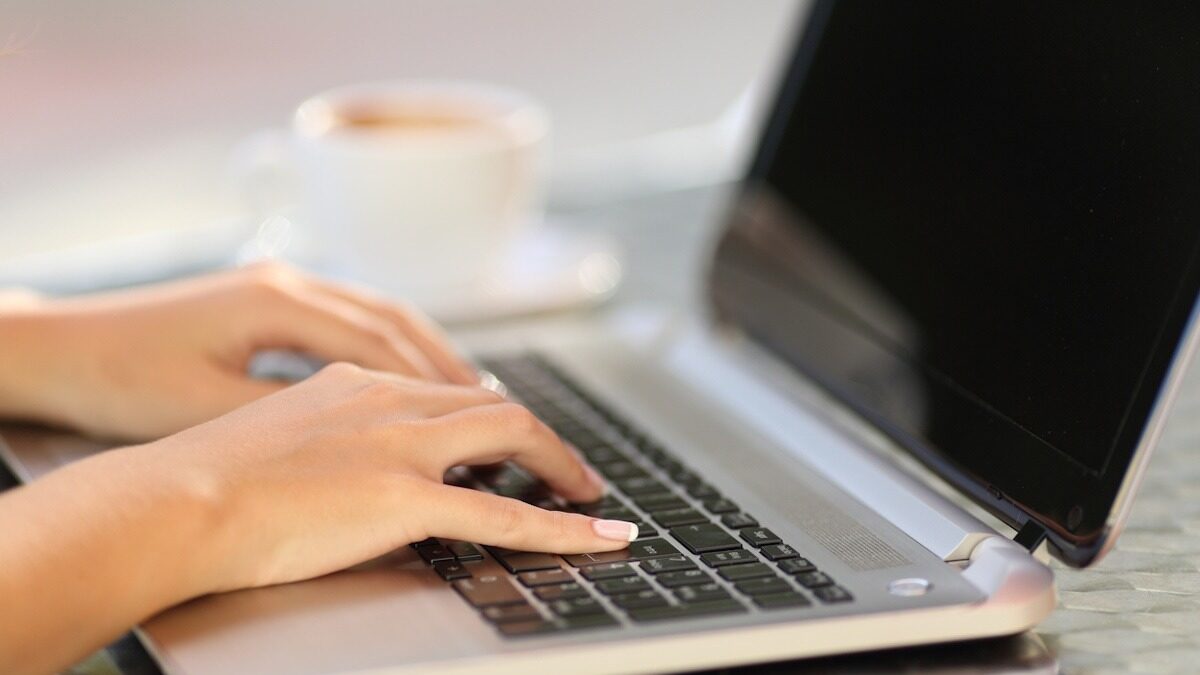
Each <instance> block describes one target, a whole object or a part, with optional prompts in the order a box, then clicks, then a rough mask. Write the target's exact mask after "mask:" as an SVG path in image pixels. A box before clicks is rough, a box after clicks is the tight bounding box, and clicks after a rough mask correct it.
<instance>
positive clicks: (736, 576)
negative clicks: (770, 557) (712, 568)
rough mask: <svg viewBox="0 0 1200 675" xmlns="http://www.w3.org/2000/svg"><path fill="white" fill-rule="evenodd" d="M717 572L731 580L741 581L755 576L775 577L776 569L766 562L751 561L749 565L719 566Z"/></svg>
mask: <svg viewBox="0 0 1200 675" xmlns="http://www.w3.org/2000/svg"><path fill="white" fill-rule="evenodd" d="M717 574H720V575H721V576H722V577H724V578H725V579H728V580H729V581H741V580H743V579H753V578H755V577H774V576H775V570H773V569H771V568H770V567H768V566H767V565H766V564H765V563H750V564H748V565H730V566H729V567H718V568H717Z"/></svg>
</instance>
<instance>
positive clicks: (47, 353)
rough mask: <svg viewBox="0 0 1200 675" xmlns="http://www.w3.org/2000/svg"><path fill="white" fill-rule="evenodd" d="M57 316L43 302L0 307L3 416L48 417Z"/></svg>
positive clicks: (1, 410)
mask: <svg viewBox="0 0 1200 675" xmlns="http://www.w3.org/2000/svg"><path fill="white" fill-rule="evenodd" d="M54 323H55V320H54V318H53V317H51V316H50V315H49V314H48V313H47V312H46V311H45V310H44V309H42V307H41V306H37V305H35V306H27V305H23V306H21V307H19V308H9V309H7V310H6V311H5V310H0V353H3V354H4V355H5V359H4V366H3V367H2V368H0V417H6V418H22V419H38V420H41V419H45V418H46V417H47V413H49V412H52V411H47V410H44V408H46V407H48V406H47V401H46V386H45V381H46V378H47V377H48V376H49V373H47V372H45V371H46V370H47V369H48V368H50V367H51V354H52V353H53V351H54V349H55V347H54V345H53V343H54V342H56V340H55V338H54V337H53V334H54V333H55V332H56V331H55V328H54Z"/></svg>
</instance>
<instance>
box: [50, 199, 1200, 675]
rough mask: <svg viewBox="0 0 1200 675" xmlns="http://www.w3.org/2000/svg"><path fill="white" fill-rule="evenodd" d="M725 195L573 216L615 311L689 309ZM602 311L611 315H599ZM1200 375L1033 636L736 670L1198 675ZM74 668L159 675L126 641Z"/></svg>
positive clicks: (1063, 577)
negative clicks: (596, 253) (1105, 544)
mask: <svg viewBox="0 0 1200 675" xmlns="http://www.w3.org/2000/svg"><path fill="white" fill-rule="evenodd" d="M723 194H724V193H723V191H722V190H704V191H690V192H682V193H674V194H667V195H660V196H656V197H652V198H647V199H642V200H639V201H637V202H630V203H624V204H620V205H616V206H611V207H606V208H604V209H599V210H592V211H589V212H584V213H575V214H568V215H569V216H570V218H569V219H568V222H570V223H571V226H573V227H580V228H586V229H603V230H607V231H610V232H613V233H615V234H616V235H617V236H618V237H619V238H620V239H621V241H622V242H623V244H624V245H625V249H626V252H627V258H626V265H625V269H626V275H627V276H626V280H625V284H624V285H623V287H622V288H621V290H620V291H619V292H618V294H617V296H616V298H615V299H614V303H613V305H614V306H620V305H622V304H625V305H628V304H631V303H655V304H665V305H669V306H673V307H678V308H680V309H686V308H688V307H690V306H692V305H694V303H695V302H697V297H698V289H699V285H698V281H699V279H701V278H702V274H703V268H704V261H705V260H706V258H707V252H708V250H709V247H710V244H711V242H712V239H713V235H714V233H715V232H716V231H717V228H718V226H719V221H720V214H721V210H722V205H723ZM601 311H605V310H601ZM1198 412H1200V374H1197V373H1195V372H1194V371H1193V373H1192V374H1190V375H1189V378H1188V383H1187V385H1186V386H1185V388H1184V393H1183V395H1182V397H1181V400H1180V401H1179V402H1178V403H1177V405H1176V409H1175V411H1174V412H1173V414H1172V416H1171V419H1170V421H1169V423H1168V428H1167V431H1166V433H1165V435H1164V437H1163V441H1162V444H1161V446H1160V447H1159V448H1158V449H1157V451H1156V453H1155V457H1154V459H1153V460H1152V461H1151V463H1150V467H1149V469H1148V471H1147V474H1146V477H1145V482H1144V484H1143V486H1142V489H1141V492H1140V494H1139V496H1138V498H1137V499H1136V501H1135V504H1134V508H1133V513H1132V516H1131V519H1130V522H1129V524H1128V527H1127V529H1126V531H1125V533H1124V534H1123V535H1122V537H1121V539H1120V541H1119V542H1118V543H1117V546H1116V548H1115V550H1114V551H1113V552H1112V553H1110V554H1109V555H1108V557H1107V558H1105V559H1104V560H1103V561H1102V562H1101V563H1100V564H1099V565H1097V566H1096V567H1095V568H1093V569H1088V570H1073V569H1068V568H1065V567H1064V566H1062V565H1058V564H1055V565H1054V567H1055V573H1056V577H1057V583H1058V588H1059V597H1060V599H1059V607H1058V609H1057V610H1056V611H1055V612H1054V613H1053V614H1052V615H1051V616H1050V617H1049V618H1048V619H1047V620H1046V621H1045V622H1043V623H1042V624H1041V625H1040V626H1039V627H1038V628H1037V629H1036V630H1034V631H1031V632H1030V633H1027V634H1025V635H1021V636H1017V637H1014V638H1006V639H1001V640H986V641H977V642H971V643H964V644H959V645H943V646H936V647H924V648H918V649H907V650H896V651H889V652H882V653H876V654H868V655H859V656H849V657H838V658H834V659H822V660H819V661H815V662H814V661H809V662H804V663H787V664H783V663H781V664H771V665H767V666H760V667H757V668H754V669H739V670H738V671H737V672H743V671H744V672H751V671H753V672H787V673H792V672H831V671H832V672H846V673H860V672H881V671H895V670H920V671H926V670H928V671H934V672H939V671H940V672H964V671H969V672H973V673H977V672H1021V671H1025V670H1035V671H1038V672H1047V671H1052V670H1053V668H1054V666H1055V664H1056V662H1057V665H1058V667H1059V668H1061V670H1062V671H1063V672H1070V673H1109V672H1112V673H1129V672H1196V670H1197V668H1198V667H1200V665H1198V664H1200V450H1198V449H1197V448H1198V446H1200V423H1198V422H1197V413H1198ZM74 672H86V673H99V672H104V673H117V672H120V673H126V674H131V673H153V672H157V669H156V668H155V667H154V665H153V663H152V662H150V661H149V660H148V658H147V657H146V655H145V652H144V651H142V650H141V649H140V648H139V647H138V646H137V645H136V643H135V642H134V641H132V640H131V639H128V638H127V639H125V640H123V641H121V642H119V643H117V645H115V646H114V648H112V649H110V650H108V652H107V653H106V654H102V655H98V656H97V657H95V658H93V659H91V660H89V661H88V662H86V663H85V664H81V665H80V666H78V667H77V668H76V669H74Z"/></svg>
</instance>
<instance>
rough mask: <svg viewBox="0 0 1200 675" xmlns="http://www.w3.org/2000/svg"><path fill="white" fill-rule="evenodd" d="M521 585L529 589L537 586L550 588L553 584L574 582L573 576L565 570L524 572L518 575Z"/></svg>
mask: <svg viewBox="0 0 1200 675" xmlns="http://www.w3.org/2000/svg"><path fill="white" fill-rule="evenodd" d="M517 578H518V579H520V580H521V583H522V584H524V585H525V586H528V587H529V588H534V587H535V586H549V585H551V584H566V583H570V582H571V581H573V579H571V575H570V574H569V573H568V572H567V571H566V570H564V569H562V568H559V569H553V570H537V571H535V572H522V573H520V574H518V575H517Z"/></svg>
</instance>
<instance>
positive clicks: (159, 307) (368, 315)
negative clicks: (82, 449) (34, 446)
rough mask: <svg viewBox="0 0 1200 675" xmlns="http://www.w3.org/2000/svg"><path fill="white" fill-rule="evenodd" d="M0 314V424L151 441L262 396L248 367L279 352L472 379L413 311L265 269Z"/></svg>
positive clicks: (434, 377)
mask: <svg viewBox="0 0 1200 675" xmlns="http://www.w3.org/2000/svg"><path fill="white" fill-rule="evenodd" d="M26 300H27V301H26V302H23V303H20V304H19V305H9V308H8V309H6V310H4V311H2V312H0V353H2V354H3V356H2V359H3V367H0V416H5V417H19V418H24V419H32V420H36V421H41V422H48V423H52V424H60V425H66V426H70V427H74V428H76V429H79V430H81V431H84V432H86V433H90V434H94V435H99V436H107V437H116V438H123V439H149V438H158V437H162V436H165V435H167V434H170V433H173V432H176V431H179V430H180V429H184V428H187V427H189V426H192V425H194V424H198V423H200V422H203V421H205V420H209V419H212V418H214V417H216V416H218V415H221V414H223V413H226V412H228V411H230V410H233V409H234V408H236V407H238V406H239V405H242V404H243V403H246V402H248V401H251V400H254V399H257V398H259V397H261V396H263V395H266V394H269V393H271V392H273V391H276V390H277V389H279V388H281V387H282V386H283V384H282V383H277V382H267V381H262V380H254V379H251V378H249V377H247V375H246V367H247V365H248V363H249V361H250V359H251V357H252V356H253V355H254V354H255V353H257V352H258V351H261V350H264V349H288V350H294V351H298V352H303V353H307V354H310V355H312V356H315V357H318V358H321V359H324V360H326V361H349V362H353V363H357V364H359V365H361V366H364V367H367V368H373V369H378V370H382V371H388V372H393V373H398V374H402V375H407V376H412V377H419V378H423V379H426V380H430V381H437V382H451V383H456V384H473V383H475V381H476V379H475V375H474V372H473V371H472V369H471V368H470V367H469V366H468V365H467V364H466V363H465V362H464V361H463V360H462V359H461V358H459V357H458V356H457V355H456V354H455V352H454V351H453V349H451V347H450V346H449V343H448V342H447V341H446V339H445V338H444V337H443V336H442V334H441V333H440V332H439V331H438V329H437V328H436V327H435V326H434V325H433V324H432V323H431V322H429V321H428V320H427V319H425V318H424V317H423V316H422V315H421V314H420V313H419V312H416V311H414V310H412V309H409V308H402V307H398V306H396V305H393V304H390V303H388V302H386V301H383V300H380V299H378V298H374V297H371V296H369V295H366V294H364V293H362V292H359V291H354V290H350V289H347V288H343V287H339V286H335V285H333V284H330V283H327V282H323V281H320V280H317V279H313V278H309V277H307V276H304V275H302V274H300V273H299V272H296V271H295V270H292V269H291V268H288V267H284V266H281V265H278V264H264V265H257V266H253V267H248V268H244V269H239V270H234V271H230V272H225V273H220V274H215V275H210V276H206V277H200V278H197V279H190V280H186V281H180V282H174V283H168V284H162V285H158V286H150V287H146V288H142V289H135V290H131V291H122V292H117V293H109V294H103V295H95V296H84V297H79V298H68V299H63V300H44V301H32V300H29V299H26Z"/></svg>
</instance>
